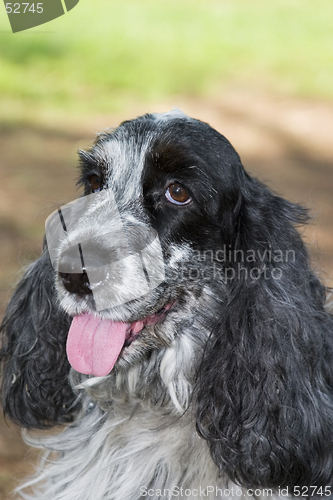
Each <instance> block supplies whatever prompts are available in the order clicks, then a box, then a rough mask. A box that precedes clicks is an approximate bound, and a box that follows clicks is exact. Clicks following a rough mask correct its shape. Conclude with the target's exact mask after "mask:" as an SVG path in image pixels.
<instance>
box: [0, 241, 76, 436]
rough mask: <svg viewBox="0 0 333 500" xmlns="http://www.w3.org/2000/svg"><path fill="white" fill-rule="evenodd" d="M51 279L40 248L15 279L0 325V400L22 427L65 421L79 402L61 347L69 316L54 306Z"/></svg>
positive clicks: (43, 425)
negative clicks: (34, 259) (0, 366)
mask: <svg viewBox="0 0 333 500" xmlns="http://www.w3.org/2000/svg"><path fill="white" fill-rule="evenodd" d="M53 282H54V276H53V269H52V266H51V262H50V259H49V254H48V252H47V250H45V251H44V253H43V255H42V256H41V257H40V259H38V260H37V261H36V262H34V263H33V264H31V266H29V268H28V270H27V271H26V273H25V275H24V276H23V278H22V279H21V281H20V282H19V284H18V286H17V289H16V291H15V293H14V295H13V297H12V299H11V301H10V303H9V305H8V308H7V311H6V314H5V317H4V319H3V322H2V325H1V331H2V332H3V339H4V341H3V346H2V350H1V357H0V359H1V365H2V380H3V382H2V404H3V408H4V411H5V413H7V414H8V415H9V416H10V418H11V419H12V420H13V421H14V422H16V423H17V424H19V425H22V426H23V427H26V428H47V427H50V426H53V425H57V424H61V423H64V422H69V421H70V420H71V419H72V417H71V416H72V414H73V412H74V411H75V410H77V409H78V406H79V405H78V403H76V398H75V396H74V393H73V391H72V389H71V387H70V385H69V381H68V373H69V369H70V365H69V363H68V361H67V358H66V350H65V346H66V338H67V333H68V329H69V326H70V323H71V318H70V317H69V316H67V315H66V314H65V313H64V312H63V311H61V310H60V309H59V306H58V304H57V300H56V297H55V289H54V283H53Z"/></svg>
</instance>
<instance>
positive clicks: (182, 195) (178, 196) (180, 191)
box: [165, 182, 191, 205]
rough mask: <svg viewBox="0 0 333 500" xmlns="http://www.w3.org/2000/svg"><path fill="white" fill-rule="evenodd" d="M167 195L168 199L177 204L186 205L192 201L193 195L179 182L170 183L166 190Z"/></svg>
mask: <svg viewBox="0 0 333 500" xmlns="http://www.w3.org/2000/svg"><path fill="white" fill-rule="evenodd" d="M165 197H166V199H167V200H168V201H170V202H171V203H174V204H175V205H186V204H187V203H190V201H191V197H190V195H189V194H188V192H187V191H186V189H184V188H183V186H182V185H181V184H179V183H178V182H174V183H173V184H170V186H169V187H168V189H167V190H166V192H165Z"/></svg>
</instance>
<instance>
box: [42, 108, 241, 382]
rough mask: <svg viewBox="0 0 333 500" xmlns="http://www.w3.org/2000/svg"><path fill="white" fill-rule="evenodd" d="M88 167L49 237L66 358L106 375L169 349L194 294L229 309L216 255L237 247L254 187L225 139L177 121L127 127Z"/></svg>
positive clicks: (105, 138)
mask: <svg viewBox="0 0 333 500" xmlns="http://www.w3.org/2000/svg"><path fill="white" fill-rule="evenodd" d="M80 158H81V169H82V172H81V177H80V183H81V184H82V185H83V186H84V190H85V195H86V196H85V197H84V198H81V199H79V200H77V202H76V204H69V205H67V206H65V207H62V208H61V210H60V211H59V213H58V212H56V213H55V214H54V217H53V216H51V218H50V219H49V221H48V223H47V224H46V234H47V242H48V247H49V251H50V253H51V257H52V256H53V257H54V258H53V263H54V268H55V270H56V286H57V292H58V297H59V299H60V305H61V307H62V309H63V310H65V311H66V312H67V314H69V315H70V316H74V317H75V319H74V321H73V324H72V328H71V329H70V333H69V338H68V342H67V346H68V354H69V359H70V361H71V362H72V363H73V366H74V368H76V369H77V371H79V372H83V373H89V374H95V375H107V374H108V373H109V372H110V370H111V368H112V367H113V365H114V363H115V361H116V360H117V359H118V361H117V366H118V365H119V366H123V365H124V363H125V362H126V361H128V362H132V361H134V360H139V361H140V358H141V357H142V356H146V357H147V356H149V354H150V352H151V350H153V349H160V348H163V347H165V346H170V345H171V343H172V341H173V340H174V337H175V335H176V334H177V331H176V330H177V329H178V330H179V328H175V322H176V323H177V321H176V316H177V315H178V316H180V317H183V313H182V311H183V310H184V308H188V307H189V305H188V301H189V297H190V296H195V297H197V298H198V297H199V296H202V295H203V293H204V292H205V291H206V289H208V288H209V289H210V290H211V293H212V294H214V293H215V292H216V293H217V294H218V296H219V299H221V296H220V295H221V294H220V293H219V292H218V289H219V290H221V288H223V286H224V284H223V283H216V286H214V284H212V283H210V281H211V279H212V277H213V274H214V263H215V262H217V261H216V258H215V257H214V255H213V254H214V253H216V252H217V250H218V249H223V248H224V247H225V248H228V249H230V247H231V245H234V240H235V237H236V235H235V232H234V231H235V227H234V224H235V220H236V217H237V214H236V212H237V211H238V210H239V209H240V205H241V197H242V187H244V184H245V183H246V181H247V177H246V174H245V172H244V170H243V168H242V166H241V163H240V159H239V156H238V155H237V153H236V152H235V150H234V149H233V147H232V146H231V144H230V143H229V142H228V141H227V140H226V139H225V138H224V137H223V136H221V135H220V134H219V133H217V132H216V131H215V130H213V129H212V128H211V127H209V126H208V125H207V124H205V123H202V122H199V121H196V120H193V119H190V118H188V117H187V116H186V115H183V114H182V113H180V112H177V111H176V112H171V113H167V114H164V115H146V116H144V117H140V118H138V119H136V120H133V121H129V122H125V123H123V124H122V125H120V127H119V128H118V129H116V130H115V131H112V132H109V133H104V134H102V135H100V136H99V137H98V139H97V141H96V143H95V145H94V146H93V148H92V149H91V150H90V151H85V152H83V151H81V152H80ZM56 227H57V228H58V229H56ZM207 256H209V257H210V258H209V259H208V261H207ZM205 259H206V262H205ZM220 267H221V266H220ZM220 267H219V268H220ZM186 271H187V273H186ZM215 274H217V270H215ZM220 278H221V269H220ZM216 281H218V279H217V280H216ZM215 288H216V290H215ZM213 300H214V299H213ZM192 307H193V310H195V309H196V307H195V305H193V306H192ZM212 307H214V306H213V305H212ZM171 311H172V312H173V314H172V315H171ZM168 316H172V318H173V319H172V322H173V327H172V328H171V327H170V325H169V323H171V321H169V319H168ZM186 316H187V317H188V312H187V313H186ZM182 320H183V321H184V318H183V319H182ZM180 330H181V328H180ZM92 331H96V335H94V336H92ZM110 332H112V334H111V337H112V339H113V343H112V346H110Z"/></svg>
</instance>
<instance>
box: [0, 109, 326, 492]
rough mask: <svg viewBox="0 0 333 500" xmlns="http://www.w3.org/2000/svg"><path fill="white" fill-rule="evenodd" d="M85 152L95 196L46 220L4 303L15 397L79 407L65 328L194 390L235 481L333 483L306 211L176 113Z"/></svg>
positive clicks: (9, 401)
mask: <svg viewBox="0 0 333 500" xmlns="http://www.w3.org/2000/svg"><path fill="white" fill-rule="evenodd" d="M80 166H81V174H80V184H81V185H82V186H83V187H84V196H83V197H82V198H80V199H79V200H77V201H76V202H74V203H72V204H69V205H66V206H64V207H61V209H60V210H59V211H58V212H56V213H55V214H53V215H52V216H51V217H50V218H49V219H48V222H47V225H46V235H47V244H48V250H45V252H44V254H43V256H42V257H41V259H39V261H37V262H36V263H35V264H33V265H32V267H31V268H30V269H29V270H28V272H27V274H26V275H25V277H24V278H23V280H22V282H21V284H20V285H19V287H18V289H17V291H16V293H15V294H14V296H13V299H12V301H11V303H10V304H9V307H8V311H7V314H6V317H5V319H4V323H3V327H2V328H3V331H4V332H5V336H6V340H5V342H4V347H3V351H2V357H3V359H4V363H3V365H4V368H3V371H4V382H3V401H4V406H5V410H6V411H7V412H8V413H9V414H10V415H11V416H12V418H14V419H15V420H16V421H18V422H20V423H22V424H23V425H25V426H30V427H35V426H45V425H50V424H51V425H52V424H53V423H58V422H62V421H64V420H66V419H67V418H68V416H69V415H71V414H72V413H73V412H74V413H75V410H76V409H77V404H78V403H77V401H76V400H75V397H74V395H73V393H72V392H71V388H70V385H69V384H68V382H67V376H68V373H69V370H70V366H69V364H68V361H67V359H66V355H65V346H66V343H67V355H68V358H69V361H70V363H71V364H72V365H73V367H74V369H75V370H76V371H78V372H82V373H85V374H88V375H97V376H106V377H107V382H108V383H109V385H110V386H111V385H112V384H113V383H114V382H115V380H116V377H117V376H118V375H119V377H120V379H121V380H122V381H123V380H124V379H125V378H126V374H129V375H128V383H127V385H126V384H124V385H121V384H118V389H119V387H122V388H123V389H124V390H126V391H130V390H132V391H133V393H135V394H136V396H137V397H138V398H148V399H149V398H150V399H151V402H153V403H155V404H157V405H158V404H160V405H163V404H164V403H165V401H171V402H172V403H173V404H174V406H175V409H176V410H177V411H178V412H181V411H182V408H183V409H184V408H186V407H187V405H189V404H192V405H193V408H196V411H197V429H198V431H199V433H200V435H201V436H202V437H203V438H205V439H206V440H207V441H208V443H209V445H210V448H211V453H212V457H213V459H214V461H215V462H216V464H217V466H218V467H220V468H221V469H222V470H224V471H225V472H226V473H227V474H228V475H229V477H231V478H232V479H233V480H235V481H238V482H240V483H242V484H251V485H253V484H254V485H260V486H284V485H295V484H326V483H328V481H330V480H331V477H332V460H333V458H332V451H331V450H332V445H333V439H332V429H333V396H332V395H333V375H332V369H331V363H332V362H331V359H332V358H331V357H332V356H333V342H332V333H333V326H332V325H333V322H332V317H331V316H330V315H329V314H328V313H327V312H325V309H324V302H325V290H324V287H323V286H322V285H321V284H320V282H319V280H318V279H317V278H316V277H315V275H314V274H313V273H312V271H311V269H310V267H309V262H308V254H307V251H306V249H305V247H304V244H303V242H302V240H301V237H300V236H299V234H298V232H297V229H296V227H295V226H296V225H297V224H299V223H302V222H305V221H306V219H307V214H306V211H305V210H304V209H303V208H301V207H300V206H298V205H294V204H292V203H289V202H287V201H286V200H284V199H283V198H281V197H279V196H277V195H275V194H274V193H272V192H271V191H270V190H269V189H268V188H267V187H266V186H264V185H263V184H262V183H260V182H259V181H257V180H256V179H255V178H253V177H251V176H250V175H248V174H247V173H246V172H245V170H244V169H243V167H242V164H241V161H240V158H239V156H238V154H237V153H236V151H235V150H234V148H233V147H232V146H231V144H230V143H229V142H228V141H227V139H226V138H225V137H223V136H222V135H221V134H219V133H218V132H217V131H216V130H214V129H212V128H211V127H210V126H209V125H207V124H205V123H202V122H200V121H198V120H194V119H191V118H189V117H187V116H186V115H184V114H182V113H181V112H179V111H174V112H170V113H165V114H161V115H145V116H142V117H139V118H137V119H135V120H132V121H127V122H124V123H122V124H121V125H120V126H119V128H117V129H116V130H114V131H110V132H106V133H104V134H101V135H99V136H98V138H97V140H96V142H95V144H94V146H93V147H92V148H91V149H90V150H89V151H81V152H80ZM72 318H73V319H72ZM110 372H111V375H110V376H108V374H109V373H110ZM120 379H119V380H120ZM103 383H104V382H103ZM130 387H131V389H130ZM133 387H134V388H133ZM111 392H112V391H111ZM111 392H110V393H111ZM104 395H105V392H104ZM305 436H306V438H305ZM311 460H312V461H311Z"/></svg>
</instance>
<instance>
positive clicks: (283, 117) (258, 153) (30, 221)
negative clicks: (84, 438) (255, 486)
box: [0, 91, 333, 500]
mask: <svg viewBox="0 0 333 500" xmlns="http://www.w3.org/2000/svg"><path fill="white" fill-rule="evenodd" d="M173 107H180V108H181V109H182V110H183V111H184V112H186V113H187V114H189V115H190V116H193V117H196V118H199V119H201V120H204V121H207V122H209V123H210V124H211V125H212V126H214V127H215V128H217V129H218V130H219V131H220V132H221V133H223V134H224V135H225V136H226V137H227V138H228V139H229V140H230V141H231V142H232V144H233V145H234V146H235V148H236V149H237V151H238V152H239V153H240V155H241V158H242V160H243V164H244V166H245V168H246V169H247V170H248V171H249V172H250V173H251V174H252V175H255V176H256V177H258V178H260V179H261V180H263V181H264V182H266V183H267V184H268V185H269V186H270V187H271V188H272V189H273V190H275V191H276V192H277V193H279V194H281V195H283V196H284V197H285V198H287V199H289V200H291V201H295V202H299V203H302V204H304V205H305V206H307V207H309V208H311V213H312V216H313V222H312V224H311V225H309V226H308V227H306V228H305V229H304V230H303V234H304V237H305V239H306V241H307V243H308V244H309V246H310V249H311V253H312V257H313V263H314V267H315V268H316V269H317V270H318V273H320V275H321V276H322V278H323V280H324V281H325V283H326V284H327V285H328V286H332V285H333V198H332V194H333V140H332V139H333V105H332V103H327V102H319V101H316V102H312V101H301V100H296V99H292V98H290V99H284V100H282V99H281V98H277V97H274V96H268V95H262V94H255V93H253V92H251V93H249V92H244V91H235V92H229V93H228V94H227V95H225V96H224V97H221V98H217V99H214V100H213V99H212V100H209V99H202V100H199V99H186V98H174V99H170V101H169V102H164V103H160V104H158V105H155V106H152V105H150V106H142V105H137V106H136V107H135V109H131V110H128V111H126V113H125V114H123V115H122V116H115V115H113V116H102V117H98V116H97V117H95V118H94V119H93V120H87V121H86V122H84V123H80V124H75V125H73V124H69V123H65V124H63V123H62V124H58V123H57V124H52V123H46V124H43V125H40V126H37V125H29V124H21V125H18V124H11V123H0V179H1V180H0V316H1V315H2V314H3V311H4V309H5V304H6V302H7V301H8V299H9V297H10V295H11V293H12V291H13V288H14V284H15V282H16V281H17V279H18V278H19V276H20V275H21V272H22V267H23V266H25V265H26V264H28V263H29V262H31V261H32V260H34V259H35V258H37V257H38V256H39V254H40V250H41V241H42V237H43V231H44V221H45V219H46V217H47V216H48V215H49V214H50V213H51V212H52V211H53V210H54V209H55V208H56V207H58V206H59V204H60V205H62V204H64V203H67V202H69V201H70V200H72V199H73V198H74V197H76V196H77V194H78V192H77V190H76V188H75V179H76V176H77V171H76V163H77V161H76V151H77V149H78V148H79V147H82V148H86V147H89V145H90V143H91V141H92V140H93V138H94V136H95V133H96V132H98V131H101V130H103V129H104V128H108V127H113V126H116V125H117V124H118V123H119V122H120V121H122V120H124V119H128V118H133V117H134V116H136V115H139V114H142V113H145V112H154V111H158V112H159V111H166V110H169V109H172V108H173ZM33 463H34V454H33V453H31V452H29V451H28V448H27V447H26V446H25V445H24V444H23V443H22V440H21V437H20V431H19V429H17V428H16V427H15V426H14V425H13V424H11V423H10V422H9V421H8V420H5V419H3V418H0V500H7V499H8V500H9V499H10V498H12V497H11V496H10V491H11V490H12V489H13V487H14V486H15V485H16V484H17V480H18V479H19V478H20V477H22V476H24V475H25V474H27V473H29V472H30V471H31V469H32V465H31V464H33Z"/></svg>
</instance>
